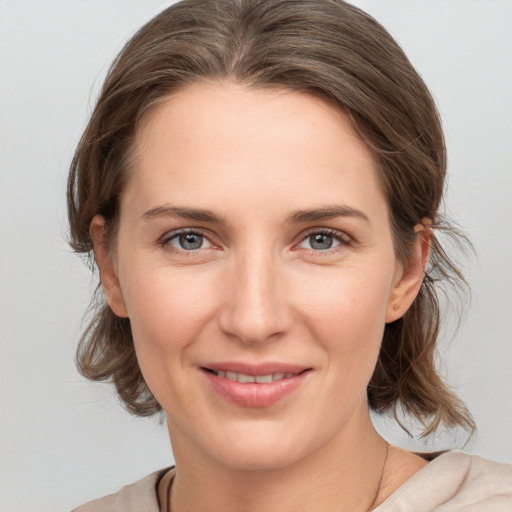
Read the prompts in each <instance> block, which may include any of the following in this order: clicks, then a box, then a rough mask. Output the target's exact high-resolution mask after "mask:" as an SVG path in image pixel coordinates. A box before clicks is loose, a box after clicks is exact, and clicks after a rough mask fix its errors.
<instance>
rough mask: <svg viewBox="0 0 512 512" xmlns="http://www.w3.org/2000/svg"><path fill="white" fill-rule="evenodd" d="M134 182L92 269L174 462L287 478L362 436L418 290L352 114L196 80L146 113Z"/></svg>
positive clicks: (296, 96)
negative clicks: (383, 368) (382, 350)
mask: <svg viewBox="0 0 512 512" xmlns="http://www.w3.org/2000/svg"><path fill="white" fill-rule="evenodd" d="M130 172H131V174H130V177H129V182H128V186H127V188H126V190H125V192H124V193H123V196H122V198H121V215H120V225H119V232H118V238H117V250H116V251H115V255H110V254H108V253H106V251H105V249H104V247H102V246H101V244H99V243H97V244H96V257H97V260H98V263H99V266H100V270H101V276H102V282H103V286H104V289H105V292H106V296H107V300H108V301H109V303H110V305H111V307H112V309H113V310H114V312H115V313H116V314H118V315H119V316H127V317H129V318H130V323H131V326H132V332H133V337H134V343H135V348H136V352H137V357H138V360H139V364H140V367H141V370H142V373H143V375H144V377H145V379H146V382H147V384H148V386H149V388H150V389H151V391H152V392H153V393H154V395H155V397H156V398H157V400H158V401H159V402H160V404H161V405H162V407H163V409H164V410H165V412H166V414H167V418H168V423H169V429H170V432H171V439H172V441H173V445H174V447H175V451H176V450H178V451H179V450H180V447H183V446H187V447H189V450H195V453H199V454H201V456H202V457H204V458H205V459H210V460H214V461H217V462H219V463H222V464H225V465H228V466H230V467H236V468H244V467H245V468H270V467H282V466H285V465H288V464H291V463H293V462H294V461H295V460H298V459H300V458H305V457H308V456H309V455H311V454H313V453H314V452H315V451H316V450H319V449H320V447H325V446H328V445H329V444H330V443H335V442H336V441H337V440H338V439H340V438H341V437H342V436H345V435H346V433H347V432H349V431H352V432H357V429H358V428H359V427H360V426H361V423H362V422H364V421H366V420H367V417H368V410H367V401H366V386H367V384H368V381H369V380H370V377H371V375H372V372H373V369H374V367H375V363H376V360H377V356H378V352H379V347H380V343H381V338H382V334H383V329H384V326H385V323H386V322H387V321H392V320H394V319H396V318H397V317H398V316H400V314H402V313H403V311H404V309H406V308H407V307H408V305H409V304H410V302H412V300H413V299H414V296H415V294H416V292H417V288H418V285H417V283H416V281H418V279H413V278H412V277H411V275H412V274H411V272H409V271H408V270H407V269H404V268H403V267H402V266H400V265H399V264H398V263H397V261H396V258H395V254H394V250H393V240H392V236H391V231H390V226H389V217H388V209H387V204H386V200H385V198H384V195H383V193H382V191H381V188H380V186H379V183H378V180H377V178H376V171H375V165H374V162H373V161H372V157H371V155H370V153H369V152H368V150H367V149H366V147H365V146H364V145H363V143H362V142H361V141H360V140H359V139H358V138H357V137H356V135H355V134H354V132H353V130H352V129H351V127H350V125H349V123H348V121H347V119H346V118H345V117H344V115H343V114H342V113H340V112H338V111H337V110H335V109H333V108H332V107H331V106H328V105H327V104H325V103H324V102H322V101H321V100H319V99H316V98H314V97H312V96H309V95H306V94H302V93H293V92H289V91H286V90H272V91H270V90H249V89H246V88H243V87H241V86H237V85H234V84H222V85H220V84H217V85H196V86H191V87H189V88H187V89H185V90H183V91H181V92H180V93H177V94H175V95H173V96H171V97H169V98H168V100H166V101H165V103H163V104H161V105H160V106H159V107H158V108H157V109H156V110H154V111H152V112H151V113H150V114H149V115H148V116H147V117H146V118H145V120H144V121H143V123H142V125H141V127H140V130H139V132H138V137H137V140H136V145H135V157H134V161H133V168H132V169H131V171H130ZM102 226H103V224H102V219H101V217H96V218H95V219H94V221H93V224H92V225H91V232H92V233H93V236H94V238H95V239H96V240H100V239H101V236H100V235H101V231H102V229H103V227H102ZM419 282H421V279H419ZM397 303H398V304H400V307H401V310H400V311H396V310H395V309H394V308H393V305H395V304H397Z"/></svg>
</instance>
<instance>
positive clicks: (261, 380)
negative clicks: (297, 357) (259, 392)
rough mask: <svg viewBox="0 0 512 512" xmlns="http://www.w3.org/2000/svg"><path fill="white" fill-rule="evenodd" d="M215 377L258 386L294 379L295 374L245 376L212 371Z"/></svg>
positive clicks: (243, 374)
mask: <svg viewBox="0 0 512 512" xmlns="http://www.w3.org/2000/svg"><path fill="white" fill-rule="evenodd" d="M212 372H213V373H214V374H215V375H218V376H219V377H226V379H229V380H232V381H235V382H241V383H242V384H247V383H251V382H256V383H258V384H269V383H271V382H276V381H278V380H283V379H289V378H291V377H295V375H297V374H295V373H282V372H280V373H269V374H268V375H247V374H245V373H236V372H230V371H224V370H219V371H215V370H212Z"/></svg>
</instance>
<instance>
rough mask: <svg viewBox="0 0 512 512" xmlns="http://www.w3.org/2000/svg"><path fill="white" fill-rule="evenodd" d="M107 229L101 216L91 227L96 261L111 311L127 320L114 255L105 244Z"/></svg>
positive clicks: (96, 217) (95, 219)
mask: <svg viewBox="0 0 512 512" xmlns="http://www.w3.org/2000/svg"><path fill="white" fill-rule="evenodd" d="M105 229H106V228H105V219H104V218H103V217H102V216H101V215H96V216H95V217H94V218H93V219H92V221H91V224H90V226H89V233H90V235H91V238H92V240H93V244H94V259H95V260H96V265H98V269H99V271H100V279H101V286H102V287H103V292H104V293H105V297H106V299H107V302H108V305H109V306H110V309H112V311H113V312H114V314H116V315H117V316H120V317H122V318H127V317H128V312H127V310H126V306H125V303H124V297H123V292H122V290H121V287H120V285H119V280H118V278H117V272H116V265H115V261H114V258H113V254H112V251H110V250H109V249H108V247H107V244H106V242H105Z"/></svg>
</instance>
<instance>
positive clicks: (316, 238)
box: [308, 233, 334, 251]
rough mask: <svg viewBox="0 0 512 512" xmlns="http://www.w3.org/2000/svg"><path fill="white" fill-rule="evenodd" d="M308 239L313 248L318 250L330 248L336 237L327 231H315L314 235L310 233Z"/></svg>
mask: <svg viewBox="0 0 512 512" xmlns="http://www.w3.org/2000/svg"><path fill="white" fill-rule="evenodd" d="M308 240H309V244H310V246H311V248H312V249H315V250H317V251H325V250H326V249H330V248H331V247H332V246H333V243H334V237H333V236H332V235H328V234H326V233H315V234H314V235H310V236H309V237H308Z"/></svg>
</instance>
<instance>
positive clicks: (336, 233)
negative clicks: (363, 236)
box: [295, 227, 354, 255]
mask: <svg viewBox="0 0 512 512" xmlns="http://www.w3.org/2000/svg"><path fill="white" fill-rule="evenodd" d="M316 234H323V235H331V236H332V237H333V238H335V239H336V240H337V241H338V242H339V245H337V246H335V247H332V248H329V249H324V250H315V249H307V248H301V247H299V249H305V250H306V251H309V252H311V253H313V254H318V255H322V254H324V255H325V254H330V253H332V252H336V251H339V250H342V249H344V248H345V247H347V246H351V245H353V244H354V239H353V238H352V237H351V236H350V235H349V234H347V233H346V232H345V231H340V230H338V229H333V228H321V227H316V228H315V227H314V228H309V229H308V230H307V231H305V232H303V233H301V235H300V238H299V241H298V242H297V243H296V244H295V247H297V246H298V245H299V244H300V243H302V242H304V241H305V240H306V239H307V238H309V237H310V236H311V235H316Z"/></svg>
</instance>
